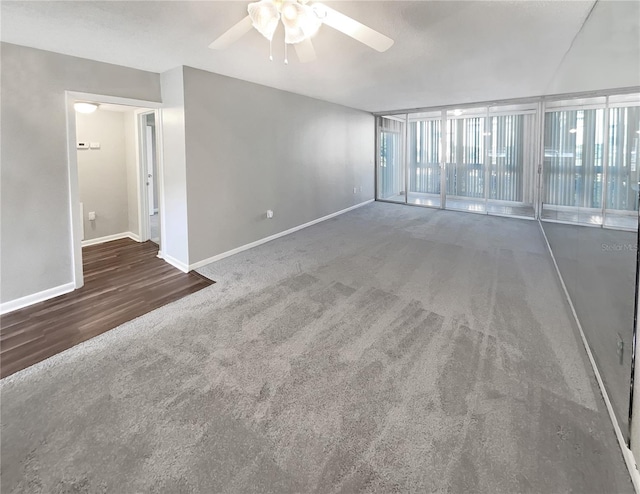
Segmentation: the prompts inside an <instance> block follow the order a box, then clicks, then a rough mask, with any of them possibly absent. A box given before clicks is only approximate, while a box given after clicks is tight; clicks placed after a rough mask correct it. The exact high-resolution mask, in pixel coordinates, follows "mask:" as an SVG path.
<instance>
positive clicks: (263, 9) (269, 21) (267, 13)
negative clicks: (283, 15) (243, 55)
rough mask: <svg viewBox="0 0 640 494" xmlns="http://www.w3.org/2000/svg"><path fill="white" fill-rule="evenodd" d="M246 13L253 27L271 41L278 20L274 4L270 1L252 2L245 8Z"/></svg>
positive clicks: (278, 14) (276, 8)
mask: <svg viewBox="0 0 640 494" xmlns="http://www.w3.org/2000/svg"><path fill="white" fill-rule="evenodd" d="M247 12H249V17H250V18H251V24H252V25H253V27H254V28H255V29H256V30H257V31H258V32H259V33H260V34H262V35H263V36H264V37H265V38H267V39H268V40H269V41H271V40H272V39H273V35H274V33H275V32H276V29H277V28H278V21H279V20H280V13H279V12H278V7H277V6H276V5H275V3H273V2H272V0H260V1H259V2H253V3H250V4H249V6H248V7H247Z"/></svg>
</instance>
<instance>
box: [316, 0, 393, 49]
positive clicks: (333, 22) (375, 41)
mask: <svg viewBox="0 0 640 494" xmlns="http://www.w3.org/2000/svg"><path fill="white" fill-rule="evenodd" d="M312 8H313V9H314V11H315V12H316V15H317V16H318V17H319V18H320V19H321V20H322V22H323V24H326V25H327V26H329V27H332V28H333V29H335V30H337V31H340V32H341V33H344V34H346V35H347V36H351V37H352V38H353V39H355V40H357V41H360V43H364V44H365V45H367V46H369V47H371V48H373V49H374V50H377V51H379V52H383V51H387V50H388V49H389V48H391V45H393V40H392V39H391V38H389V37H388V36H385V35H384V34H382V33H379V32H378V31H375V30H373V29H371V28H370V27H368V26H365V25H364V24H361V23H360V22H358V21H356V20H355V19H352V18H351V17H348V16H346V15H344V14H341V13H340V12H338V11H337V10H333V9H332V8H331V7H327V6H326V5H324V4H322V3H314V4H313V6H312Z"/></svg>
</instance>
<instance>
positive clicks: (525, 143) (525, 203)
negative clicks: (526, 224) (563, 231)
mask: <svg viewBox="0 0 640 494" xmlns="http://www.w3.org/2000/svg"><path fill="white" fill-rule="evenodd" d="M534 122H535V116H534V115H531V114H527V115H502V116H496V117H491V118H490V123H489V128H490V131H489V132H487V134H489V136H490V138H489V160H488V163H487V167H488V177H489V180H488V183H487V187H488V191H487V197H488V199H489V202H488V204H487V210H488V212H489V213H495V214H513V215H518V216H531V217H533V216H534V208H533V197H534V188H535V176H534V161H533V157H534V147H533V139H532V137H533V135H535V134H534V132H535V131H534Z"/></svg>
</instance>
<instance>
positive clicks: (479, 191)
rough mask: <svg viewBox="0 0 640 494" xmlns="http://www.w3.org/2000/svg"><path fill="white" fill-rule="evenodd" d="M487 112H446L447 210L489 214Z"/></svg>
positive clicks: (478, 110)
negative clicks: (486, 195) (486, 189)
mask: <svg viewBox="0 0 640 494" xmlns="http://www.w3.org/2000/svg"><path fill="white" fill-rule="evenodd" d="M483 115H486V109H473V110H470V111H469V112H468V114H465V112H464V110H452V111H449V112H447V163H446V173H447V178H446V183H447V187H446V194H447V197H446V207H447V209H456V210H462V211H475V212H485V211H486V200H485V199H486V198H485V185H486V171H485V158H486V156H485V153H486V144H487V135H488V133H487V129H486V117H485V116H483Z"/></svg>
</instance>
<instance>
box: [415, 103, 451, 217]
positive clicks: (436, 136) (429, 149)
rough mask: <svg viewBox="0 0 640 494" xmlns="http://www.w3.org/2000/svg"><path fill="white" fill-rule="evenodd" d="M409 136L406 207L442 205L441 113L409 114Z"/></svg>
mask: <svg viewBox="0 0 640 494" xmlns="http://www.w3.org/2000/svg"><path fill="white" fill-rule="evenodd" d="M411 117H412V120H411V121H410V122H409V135H408V164H407V166H408V171H409V172H408V189H409V191H408V195H407V202H408V203H409V204H419V205H423V206H433V207H440V206H441V197H440V196H441V185H442V184H441V181H442V180H441V179H442V176H441V173H440V168H441V140H442V122H441V118H440V117H441V112H433V113H425V114H419V115H412V116H411Z"/></svg>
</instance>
